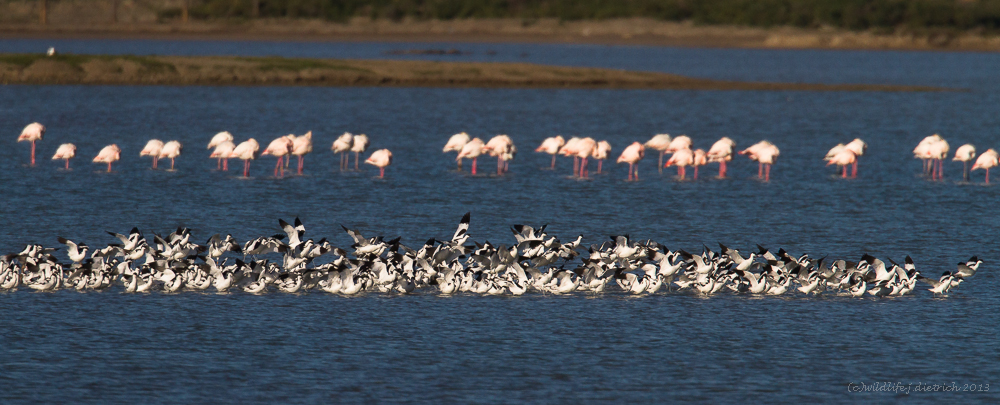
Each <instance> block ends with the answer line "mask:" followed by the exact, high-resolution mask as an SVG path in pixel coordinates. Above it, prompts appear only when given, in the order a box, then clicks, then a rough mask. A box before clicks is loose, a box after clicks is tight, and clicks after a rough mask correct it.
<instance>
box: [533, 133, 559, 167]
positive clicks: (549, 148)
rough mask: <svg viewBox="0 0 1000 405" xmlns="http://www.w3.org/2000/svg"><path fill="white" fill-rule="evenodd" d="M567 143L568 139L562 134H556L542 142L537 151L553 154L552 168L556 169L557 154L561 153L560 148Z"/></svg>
mask: <svg viewBox="0 0 1000 405" xmlns="http://www.w3.org/2000/svg"><path fill="white" fill-rule="evenodd" d="M565 144H566V140H564V139H563V137H562V135H556V136H553V137H549V138H545V140H544V141H542V144H541V145H539V146H538V148H536V149H535V152H545V153H548V154H550V155H552V166H551V167H550V168H549V169H550V170H555V169H556V154H558V153H559V149H560V148H562V147H563V145H565Z"/></svg>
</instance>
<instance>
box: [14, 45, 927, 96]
mask: <svg viewBox="0 0 1000 405" xmlns="http://www.w3.org/2000/svg"><path fill="white" fill-rule="evenodd" d="M0 84H116V85H239V86H248V85H279V86H287V85H300V86H301V85H305V86H408V87H500V88H582V89H677V90H765V91H770V90H805V91H936V90H944V89H939V88H930V87H918V86H888V85H863V84H857V85H854V84H843V85H840V84H838V85H825V84H808V83H750V82H732V81H721V80H710V79H700V78H692V77H685V76H678V75H672V74H666V73H655V72H631V71H624V70H618V69H596V68H575V67H562V66H546V65H535V64H530V63H473V62H431V61H406V60H351V59H304V58H280V57H255V58H251V57H221V56H202V57H182V56H132V55H121V56H112V55H55V56H45V55H42V54H0Z"/></svg>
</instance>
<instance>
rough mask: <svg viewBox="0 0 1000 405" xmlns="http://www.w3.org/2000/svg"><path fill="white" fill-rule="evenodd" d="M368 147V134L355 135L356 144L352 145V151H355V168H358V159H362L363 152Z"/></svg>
mask: <svg viewBox="0 0 1000 405" xmlns="http://www.w3.org/2000/svg"><path fill="white" fill-rule="evenodd" d="M366 149H368V135H365V134H360V135H354V144H353V145H351V152H354V170H361V169H358V159H361V152H364V151H365V150H366Z"/></svg>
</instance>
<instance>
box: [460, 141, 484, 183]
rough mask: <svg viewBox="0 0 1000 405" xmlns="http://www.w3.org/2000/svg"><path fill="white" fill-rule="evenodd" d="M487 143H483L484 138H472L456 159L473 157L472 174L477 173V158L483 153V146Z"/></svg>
mask: <svg viewBox="0 0 1000 405" xmlns="http://www.w3.org/2000/svg"><path fill="white" fill-rule="evenodd" d="M484 146H486V144H484V143H483V140H482V139H479V138H472V140H471V141H469V143H466V144H465V146H463V147H462V150H461V151H459V152H458V158H456V159H455V160H462V159H463V158H464V159H472V174H473V175H475V174H476V158H478V157H479V155H482V154H483V147H484Z"/></svg>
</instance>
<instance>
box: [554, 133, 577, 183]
mask: <svg viewBox="0 0 1000 405" xmlns="http://www.w3.org/2000/svg"><path fill="white" fill-rule="evenodd" d="M579 143H580V138H578V137H575V136H574V137H572V138H569V140H567V141H566V143H565V144H564V145H563V146H562V147H561V148H559V154H560V155H563V156H566V157H570V156H572V157H573V176H577V175H579V174H580V158H579V157H578V156H577V144H579Z"/></svg>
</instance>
